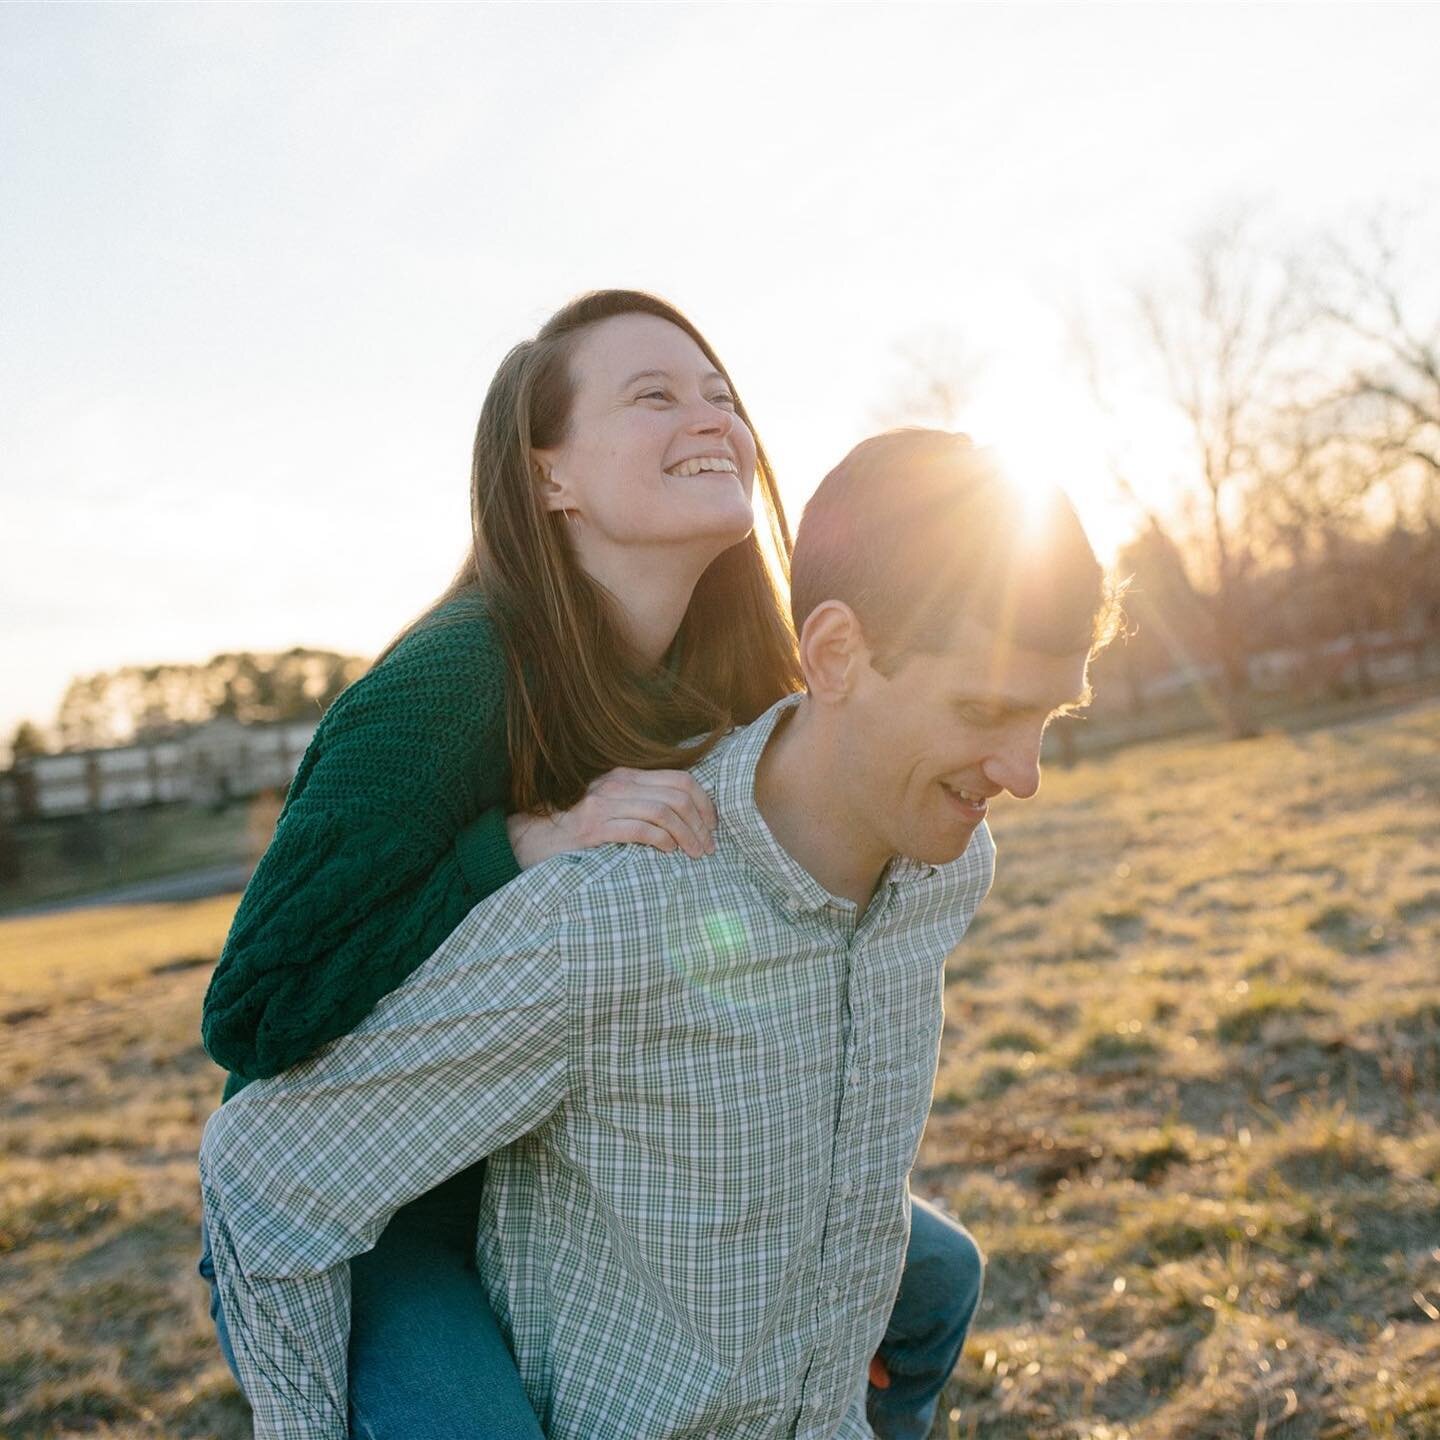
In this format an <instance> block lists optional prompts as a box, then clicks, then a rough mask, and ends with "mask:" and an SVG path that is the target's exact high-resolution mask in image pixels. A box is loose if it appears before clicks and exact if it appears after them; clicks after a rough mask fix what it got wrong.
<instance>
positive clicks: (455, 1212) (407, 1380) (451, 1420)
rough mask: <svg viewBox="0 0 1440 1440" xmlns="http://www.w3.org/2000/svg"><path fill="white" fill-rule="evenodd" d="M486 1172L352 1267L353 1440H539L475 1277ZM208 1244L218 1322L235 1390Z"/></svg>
mask: <svg viewBox="0 0 1440 1440" xmlns="http://www.w3.org/2000/svg"><path fill="white" fill-rule="evenodd" d="M483 1168H484V1167H483V1166H481V1165H477V1166H476V1167H475V1168H474V1169H473V1170H467V1171H464V1172H462V1174H460V1175H457V1176H455V1177H454V1178H453V1179H452V1180H449V1181H447V1182H446V1183H445V1184H444V1185H442V1186H440V1187H439V1188H438V1189H436V1190H433V1191H431V1192H430V1194H428V1195H422V1196H421V1197H420V1198H419V1199H418V1200H416V1201H415V1202H414V1203H413V1204H410V1205H407V1206H406V1207H405V1208H404V1209H403V1210H400V1211H398V1212H397V1213H396V1215H395V1217H394V1218H393V1219H392V1220H391V1222H390V1224H389V1225H388V1226H387V1227H386V1230H385V1233H384V1234H383V1235H382V1236H381V1237H380V1241H379V1243H378V1244H377V1245H376V1246H375V1248H374V1249H373V1250H371V1251H370V1252H369V1253H368V1254H365V1255H361V1256H359V1257H357V1258H356V1259H355V1260H352V1261H351V1262H350V1364H349V1368H350V1433H351V1436H352V1440H543V1436H542V1432H541V1430H540V1422H539V1421H538V1420H537V1419H536V1418H535V1412H534V1411H533V1410H531V1408H530V1401H529V1400H528V1398H527V1397H526V1395H525V1390H524V1387H523V1386H522V1385H521V1384H520V1376H519V1374H518V1373H517V1371H516V1369H515V1361H514V1359H513V1358H512V1356H511V1354H510V1348H509V1346H508V1345H506V1343H505V1337H504V1336H503V1335H502V1334H501V1333H500V1326H499V1324H498V1323H497V1322H496V1319H495V1315H494V1312H493V1311H492V1310H491V1309H490V1301H489V1297H488V1296H487V1295H486V1294H485V1287H484V1286H483V1285H482V1284H481V1283H480V1275H479V1272H478V1271H477V1270H476V1269H475V1218H476V1214H477V1212H478V1210H479V1205H480V1181H481V1175H482V1172H483ZM203 1238H204V1247H203V1250H202V1253H201V1256H200V1274H201V1275H202V1276H204V1278H205V1279H206V1280H207V1281H208V1282H209V1285H210V1318H211V1319H212V1320H213V1321H214V1322H215V1334H216V1338H217V1339H218V1340H219V1341H220V1350H221V1353H222V1354H223V1355H224V1356H225V1363H226V1364H227V1365H228V1366H229V1367H230V1373H231V1374H232V1375H234V1376H235V1379H236V1383H237V1384H238V1383H239V1378H240V1377H239V1374H238V1372H237V1371H236V1368H235V1352H234V1350H233V1348H232V1346H231V1343H230V1332H229V1330H228V1328H227V1327H226V1324H225V1315H224V1312H223V1311H222V1310H221V1308H220V1294H219V1291H218V1290H217V1288H216V1285H215V1267H214V1265H213V1264H212V1263H211V1260H210V1242H209V1239H208V1237H203Z"/></svg>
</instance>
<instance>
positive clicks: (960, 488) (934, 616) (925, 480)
mask: <svg viewBox="0 0 1440 1440" xmlns="http://www.w3.org/2000/svg"><path fill="white" fill-rule="evenodd" d="M826 600H842V601H844V603H845V604H847V605H848V606H849V607H850V608H851V609H852V610H853V611H854V612H855V614H856V616H857V617H858V618H859V621H860V625H861V628H862V629H863V630H864V633H865V640H866V643H867V645H869V647H870V650H871V653H872V655H873V656H874V658H875V663H876V666H877V668H879V669H881V670H882V671H888V670H892V669H894V668H895V667H897V666H898V665H899V664H900V662H901V661H902V660H903V659H905V658H906V657H907V656H909V655H911V654H914V653H917V652H918V653H925V654H938V653H940V652H941V651H943V650H945V649H947V648H948V647H949V645H950V644H951V643H952V642H953V637H954V627H955V624H956V621H957V620H958V618H959V617H960V616H962V615H963V616H967V617H968V618H970V619H972V620H975V621H977V622H979V623H981V624H983V625H985V626H986V627H987V628H988V629H991V630H994V631H996V632H997V633H998V634H1001V635H1003V636H1005V637H1006V638H1007V639H1009V640H1010V641H1011V643H1013V644H1016V645H1018V646H1020V647H1022V648H1024V649H1029V650H1038V651H1040V652H1042V653H1045V654H1051V655H1070V654H1075V653H1077V652H1078V651H1081V650H1088V651H1090V653H1091V654H1094V653H1095V652H1097V651H1098V650H1100V649H1101V648H1102V647H1103V646H1104V645H1105V644H1106V643H1108V642H1109V640H1110V639H1111V638H1112V637H1113V636H1114V634H1115V631H1116V629H1117V628H1118V625H1119V621H1120V608H1119V598H1118V593H1117V590H1116V587H1115V586H1114V585H1113V584H1112V583H1110V582H1109V581H1108V580H1107V577H1106V575H1105V572H1104V571H1103V570H1102V569H1101V567H1100V564H1099V562H1098V561H1097V560H1096V558H1095V552H1094V551H1093V550H1092V549H1091V548H1090V542H1089V540H1088V539H1086V537H1085V531H1084V529H1083V528H1082V527H1081V524H1080V520H1079V517H1078V516H1077V515H1076V513H1075V508H1074V506H1073V505H1071V503H1070V501H1069V500H1068V499H1067V498H1066V497H1065V495H1064V494H1063V492H1061V491H1060V490H1059V489H1056V488H1051V489H1049V490H1047V491H1045V492H1044V493H1042V494H1039V495H1034V496H1026V495H1024V494H1022V493H1021V492H1020V491H1018V490H1017V489H1016V488H1015V487H1014V486H1013V485H1012V484H1011V483H1010V482H1009V481H1008V480H1006V479H1005V478H1004V477H1003V476H1002V475H1001V474H1000V472H999V470H998V469H997V468H996V466H995V465H994V463H993V462H992V461H991V459H990V458H989V456H988V455H987V454H986V453H985V452H984V451H983V450H980V449H978V448H977V447H976V446H975V445H974V444H973V443H972V442H971V440H970V438H969V437H968V436H966V435H959V434H951V433H949V432H947V431H944V430H921V429H905V430H890V431H887V432H886V433H885V434H883V435H875V436H872V437H871V438H870V439H869V440H862V441H861V442H860V444H858V445H857V446H856V447H855V448H854V449H853V450H852V451H851V452H850V453H849V454H848V455H847V456H846V457H845V458H844V459H843V460H842V461H841V462H840V463H839V464H838V465H837V466H836V467H835V468H834V469H833V470H832V471H831V472H830V473H829V474H828V475H827V476H826V477H825V478H824V480H822V481H821V482H820V486H819V488H818V489H817V490H816V491H815V493H814V495H813V496H811V498H810V502H809V504H807V505H806V507H805V513H804V515H803V516H802V517H801V520H800V528H799V531H798V533H797V534H796V537H795V553H794V557H793V559H792V561H791V566H790V603H791V613H792V615H793V617H794V620H795V629H796V631H797V633H798V631H799V630H800V628H801V626H803V625H804V623H805V621H806V619H807V617H808V616H809V615H810V612H811V611H812V610H814V609H815V607H816V606H817V605H820V604H821V603H822V602H824V601H826Z"/></svg>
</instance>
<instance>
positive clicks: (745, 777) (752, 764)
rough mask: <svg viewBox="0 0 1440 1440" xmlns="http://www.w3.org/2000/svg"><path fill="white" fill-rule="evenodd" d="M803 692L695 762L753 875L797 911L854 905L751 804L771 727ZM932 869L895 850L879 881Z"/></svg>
mask: <svg viewBox="0 0 1440 1440" xmlns="http://www.w3.org/2000/svg"><path fill="white" fill-rule="evenodd" d="M804 698H805V697H804V696H803V695H787V696H785V697H784V698H783V699H781V700H777V701H776V702H775V704H773V705H772V706H771V707H770V708H769V709H768V710H767V711H766V712H765V713H764V714H763V715H761V716H760V717H759V718H758V719H756V720H754V721H753V722H752V723H751V724H749V725H746V726H743V727H742V728H740V729H738V730H736V731H734V732H733V733H732V734H731V735H730V736H729V737H728V738H727V739H726V740H725V741H723V742H722V743H721V745H720V746H718V747H717V748H716V749H715V750H714V751H712V752H711V754H710V755H708V756H707V757H706V758H705V759H704V760H703V761H702V762H701V763H700V764H699V765H698V766H696V768H695V777H696V779H697V780H699V781H700V783H701V784H703V785H704V786H705V788H706V789H707V790H709V791H710V794H711V796H712V797H713V799H714V801H715V810H716V813H717V814H718V816H719V820H720V832H721V835H722V836H728V837H729V838H730V839H731V840H732V841H733V842H734V843H735V845H736V846H737V847H738V848H739V850H740V851H741V853H742V855H743V857H744V859H745V860H746V861H747V862H748V863H749V864H750V866H751V867H752V868H753V871H754V875H755V878H756V879H758V880H760V881H761V882H762V883H763V884H764V885H765V886H766V888H768V889H770V890H772V891H773V892H775V894H776V895H777V897H778V898H779V900H780V902H781V904H782V905H784V906H785V908H786V909H788V910H791V911H793V912H794V913H796V914H799V913H801V912H802V911H813V910H822V909H824V908H825V906H827V905H839V906H845V907H847V908H851V909H853V908H854V902H852V901H849V900H842V899H840V898H839V897H838V896H835V895H832V894H831V893H830V892H829V891H828V890H827V889H826V888H825V887H824V886H823V885H822V884H821V883H820V882H819V881H818V880H817V879H816V878H815V877H814V876H813V875H811V874H810V872H809V871H808V870H806V869H805V868H804V867H803V866H802V865H800V864H799V863H798V862H797V861H796V860H794V859H793V858H792V857H791V856H790V855H789V854H788V853H787V852H786V851H785V849H784V848H783V847H782V846H781V844H780V842H779V841H778V840H776V838H775V837H774V835H772V834H771V833H770V827H769V826H768V825H767V824H766V823H765V820H764V818H763V817H762V816H761V814H760V810H759V807H758V806H757V805H756V804H755V771H756V769H757V768H758V766H759V764H760V757H761V755H762V754H764V752H765V747H766V745H768V744H769V743H770V738H771V737H772V736H773V735H774V734H775V731H776V730H777V729H778V728H779V727H780V725H781V724H782V723H783V722H784V721H785V720H786V719H787V718H788V716H789V713H790V712H791V711H793V710H794V709H795V708H796V706H798V705H799V704H800V702H801V701H802V700H803V699H804ZM935 873H936V870H935V866H933V865H927V864H924V863H923V862H921V861H918V860H910V859H907V858H906V857H904V856H901V855H897V856H896V857H895V858H894V859H893V860H892V861H891V862H890V865H889V866H888V868H887V869H886V871H885V875H884V878H883V879H882V881H881V884H882V885H886V884H888V885H912V884H915V883H916V882H917V881H922V880H927V879H929V878H930V877H931V876H933V875H934V874H935Z"/></svg>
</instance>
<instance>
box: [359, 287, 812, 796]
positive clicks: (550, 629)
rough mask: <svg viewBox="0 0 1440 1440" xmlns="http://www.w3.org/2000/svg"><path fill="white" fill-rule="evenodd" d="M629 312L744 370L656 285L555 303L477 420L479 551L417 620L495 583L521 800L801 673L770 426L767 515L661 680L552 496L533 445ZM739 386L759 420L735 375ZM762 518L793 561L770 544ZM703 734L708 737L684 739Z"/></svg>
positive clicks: (609, 765) (759, 464) (566, 785)
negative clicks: (579, 554)
mask: <svg viewBox="0 0 1440 1440" xmlns="http://www.w3.org/2000/svg"><path fill="white" fill-rule="evenodd" d="M617 315H654V316H657V317H658V318H660V319H661V320H666V321H668V322H669V323H670V324H672V325H674V326H676V327H677V328H678V329H680V330H683V331H684V332H685V333H686V334H687V335H688V336H690V338H691V339H692V340H694V342H695V343H696V344H697V345H698V346H699V347H700V349H701V350H702V351H703V352H704V354H705V358H706V359H707V360H709V361H710V363H711V364H712V365H714V367H715V369H716V370H717V371H719V372H720V374H721V375H723V376H724V377H725V380H726V382H727V384H729V383H730V377H729V375H728V374H727V373H726V370H725V367H724V366H723V365H722V364H721V363H720V360H719V357H718V356H717V355H716V354H715V352H714V350H712V349H711V348H710V344H709V342H708V341H707V340H706V339H705V337H704V336H703V335H701V334H700V332H699V331H698V330H697V329H696V328H695V326H694V325H692V324H691V323H690V321H689V320H687V319H686V318H685V317H684V316H683V315H682V314H680V312H679V311H678V310H676V309H675V308H674V307H673V306H672V305H669V304H667V303H666V302H665V301H663V300H661V299H659V298H658V297H656V296H654V295H647V294H645V293H644V292H643V291H638V290H596V291H592V292H591V293H589V294H586V295H582V296H580V297H579V298H578V299H576V300H573V301H571V302H570V304H568V305H566V306H565V307H564V308H563V309H561V310H559V311H557V312H556V314H554V315H553V316H551V318H550V319H549V320H548V321H546V323H545V325H544V327H543V328H542V329H541V330H540V333H539V334H538V335H537V336H536V337H535V338H534V339H533V340H527V341H524V342H523V343H521V344H519V345H517V346H515V348H514V349H513V350H511V351H510V353H509V354H508V355H507V356H506V357H505V359H504V360H503V361H502V362H501V365H500V368H499V369H498V370H497V371H496V372H495V378H494V380H492V381H491V383H490V389H489V391H488V392H487V393H486V396H485V403H484V404H483V405H482V407H481V410H480V423H479V425H478V426H477V427H476V431H475V453H474V464H473V466H472V468H471V484H470V509H471V521H472V530H473V542H472V545H471V548H470V552H469V554H468V555H467V556H466V557H465V561H464V563H463V564H462V565H461V567H460V570H459V573H458V574H457V575H456V577H455V579H454V581H453V582H452V583H451V585H450V587H449V589H447V590H446V591H445V593H444V594H443V595H442V596H441V597H440V598H439V599H438V600H437V601H436V602H435V604H434V605H432V606H431V607H430V608H429V610H427V611H426V612H425V615H423V616H421V617H420V620H417V621H416V622H415V623H416V624H419V623H421V621H423V620H424V619H425V618H426V616H428V615H430V614H433V612H434V611H435V610H437V609H439V608H440V607H441V606H442V605H445V604H446V603H448V602H449V601H451V600H453V599H455V598H456V597H457V596H459V595H462V594H465V593H468V592H472V591H479V592H480V593H482V594H483V595H484V596H485V599H486V603H487V605H488V607H489V611H490V615H491V617H492V619H493V621H494V623H495V627H496V630H497V632H498V634H499V637H500V641H501V644H502V646H503V647H504V651H505V665H506V681H507V687H506V733H507V737H508V744H509V752H510V802H511V807H512V809H514V810H548V809H558V810H563V809H568V808H569V807H570V806H572V805H574V804H575V803H576V802H577V801H578V800H579V799H580V797H581V796H582V795H583V794H584V791H585V787H586V786H587V785H588V784H589V783H590V782H591V781H592V780H594V779H595V778H596V777H598V776H600V775H602V774H604V773H605V772H606V771H607V770H613V769H614V768H616V767H617V766H621V765H625V766H632V767H634V768H636V769H646V770H665V769H685V768H688V767H689V766H691V765H693V764H694V763H695V762H696V761H697V760H698V759H700V757H701V756H702V755H704V754H705V753H706V752H707V751H708V750H709V749H710V748H711V746H713V745H714V743H715V742H716V741H717V740H718V739H719V738H720V737H721V736H722V735H723V734H724V733H725V732H726V731H727V730H728V729H730V727H731V726H732V725H737V724H745V723H747V722H748V721H750V720H753V719H754V718H755V717H756V716H757V715H759V714H761V713H762V712H763V711H764V710H766V709H767V708H768V707H769V706H770V705H772V704H773V703H774V702H775V701H776V700H778V699H779V698H780V697H781V696H782V695H786V694H789V693H791V692H792V691H795V690H798V689H800V688H801V684H802V681H801V674H800V665H799V659H798V656H797V653H796V646H795V637H794V632H793V631H792V629H791V627H790V622H789V619H788V617H787V607H786V603H785V600H784V598H783V596H782V594H781V592H780V588H779V587H780V586H781V585H782V584H784V583H786V582H787V581H788V578H789V576H788V571H789V561H790V549H791V541H790V530H789V527H788V525H787V524H786V522H785V512H784V510H783V508H782V506H781V502H780V494H779V491H778V489H777V487H776V484H775V474H774V471H773V470H772V469H771V468H770V462H769V460H768V459H767V458H766V455H765V450H764V447H763V446H762V445H761V444H760V440H759V437H758V436H756V439H755V482H756V483H755V489H756V494H757V500H758V510H759V512H761V513H760V515H759V518H758V520H757V525H756V528H755V530H753V531H752V532H751V533H750V534H749V535H748V536H747V537H746V538H745V539H744V540H742V541H740V542H739V543H738V544H735V545H732V546H731V547H730V548H729V549H727V550H725V551H724V552H723V553H722V554H720V555H719V556H718V557H717V558H716V559H715V560H714V561H713V562H712V563H711V564H710V566H709V567H708V568H707V569H706V571H705V573H704V574H703V575H702V576H701V577H700V580H699V583H698V584H697V585H696V586H695V591H694V594H693V595H692V596H691V599H690V605H689V608H688V609H687V610H686V612H685V616H684V618H683V619H682V621H681V623H680V630H679V633H678V634H677V636H676V643H675V646H674V648H673V650H672V657H673V674H667V675H666V676H665V677H664V679H663V683H661V682H658V681H657V678H656V677H655V676H653V675H651V676H647V675H645V674H642V673H637V670H636V668H635V663H634V660H633V658H632V654H631V651H630V649H629V647H628V645H627V644H626V642H625V641H624V639H623V638H622V635H621V632H620V630H619V627H618V625H617V623H616V615H615V604H616V602H615V600H614V598H613V597H612V596H611V595H610V593H609V592H608V591H607V590H605V588H604V587H603V586H601V585H600V584H599V583H598V582H596V581H595V580H593V579H591V577H590V576H589V575H587V574H586V573H585V571H584V570H583V569H582V568H581V567H580V565H579V564H578V563H577V561H576V560H575V557H574V555H573V554H572V553H571V550H570V547H569V545H568V544H567V543H566V540H565V537H564V535H563V533H562V529H561V527H562V526H563V525H564V523H565V521H564V519H563V517H562V516H561V515H559V514H558V513H557V512H553V511H547V510H546V509H545V508H544V507H543V506H542V504H541V503H540V498H539V494H538V492H537V489H536V485H535V470H534V464H533V462H532V460H531V453H532V451H534V450H536V449H546V448H548V447H550V446H553V445H556V444H558V443H560V441H561V440H563V439H564V436H565V430H566V427H567V425H568V424H569V420H570V410H571V404H572V401H573V399H574V390H575V386H574V380H573V376H572V374H571V368H570V356H571V351H572V349H573V347H574V344H575V340H576V338H577V336H579V334H580V333H581V332H582V331H583V330H585V329H587V328H588V327H589V326H591V325H595V324H598V323H599V322H600V321H602V320H608V319H611V318H612V317H614V316H617ZM730 392H731V394H732V395H735V396H736V400H735V410H736V413H737V414H738V415H739V416H740V418H741V419H742V420H743V421H744V422H745V424H746V425H749V426H750V430H751V433H752V434H753V433H754V429H755V427H754V426H753V425H750V417H749V416H748V415H747V414H746V412H745V407H744V405H743V404H742V403H741V401H740V398H739V392H738V391H736V389H735V387H734V385H733V384H730ZM761 523H764V524H766V525H768V527H769V531H770V536H771V540H772V544H773V550H774V559H775V563H777V564H778V566H779V567H780V570H781V574H780V575H779V576H777V575H776V574H775V571H774V569H773V568H772V564H771V563H769V562H767V559H766V556H765V553H764V550H763V548H762V545H761V540H760V533H761V532H760V524H761ZM413 628H414V627H413V626H411V627H409V629H413ZM409 629H407V630H406V631H405V632H404V634H408V633H409ZM401 638H403V636H402V637H401ZM395 643H398V641H397V642H395ZM391 648H393V644H392V647H391ZM386 653H388V650H387V652H386ZM382 658H383V657H382ZM692 737H701V738H700V739H699V740H698V742H697V743H686V744H682V743H681V742H682V741H686V740H687V739H690V738H692Z"/></svg>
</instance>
